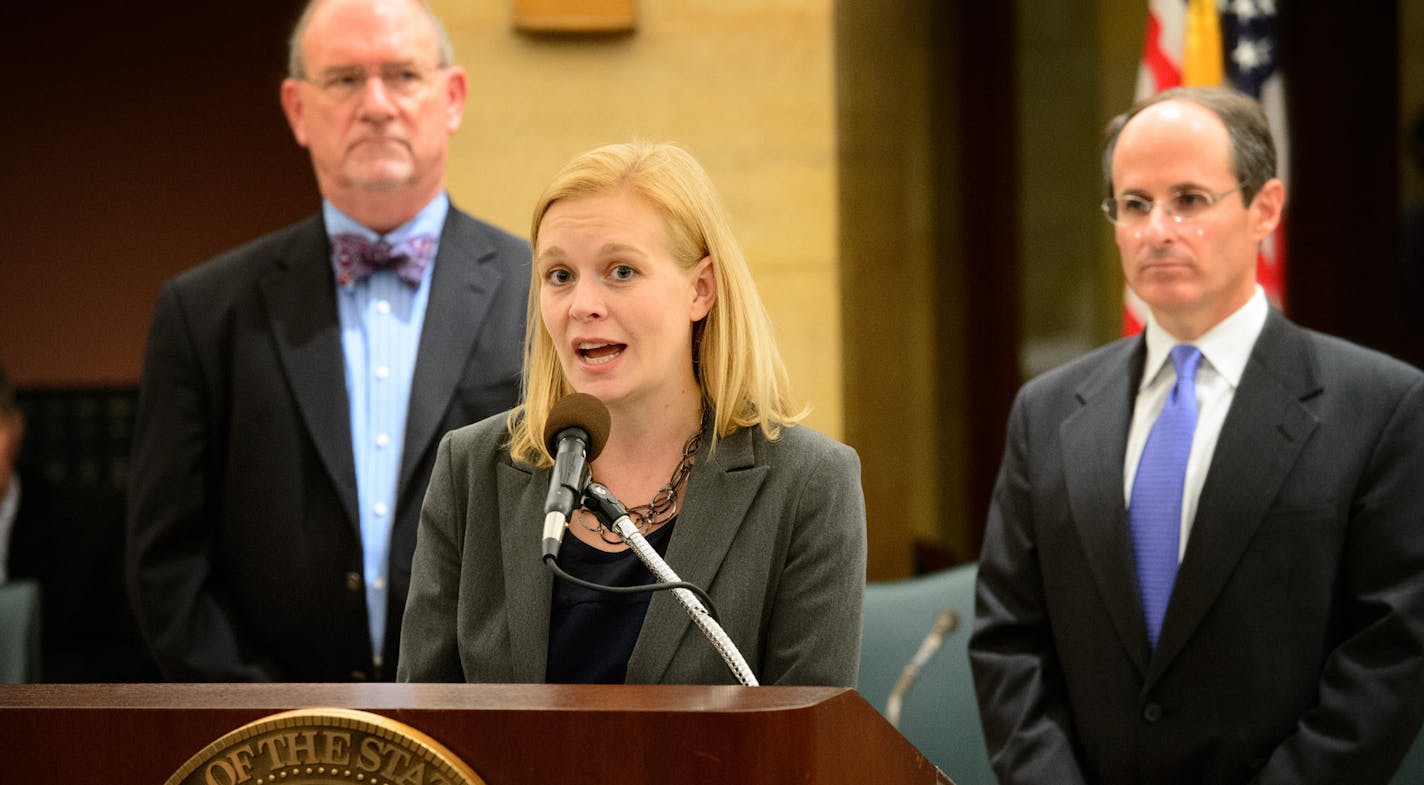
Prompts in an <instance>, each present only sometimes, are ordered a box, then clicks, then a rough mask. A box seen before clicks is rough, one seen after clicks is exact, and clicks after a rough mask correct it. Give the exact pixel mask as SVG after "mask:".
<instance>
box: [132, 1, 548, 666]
mask: <svg viewBox="0 0 1424 785" xmlns="http://www.w3.org/2000/svg"><path fill="white" fill-rule="evenodd" d="M465 93H466V76H465V72H464V70H463V69H462V68H460V67H459V66H457V65H455V64H454V63H453V61H452V53H451V49H450V45H449V42H448V40H447V39H446V37H445V34H444V31H443V28H442V27H441V25H440V23H439V21H438V20H437V19H436V18H435V16H434V15H433V14H432V13H431V11H430V9H429V8H428V7H426V6H425V5H423V4H421V3H419V2H416V1H415V0H316V2H312V3H311V4H309V5H308V6H307V8H306V10H305V11H304V12H303V14H302V16H301V19H300V21H299V22H298V23H297V25H296V29H295V31H294V32H293V33H292V36H291V52H290V65H289V75H288V78H287V79H286V80H285V81H284V82H283V83H282V87H281V102H282V107H283V109H284V110H285V112H286V116H287V120H288V122H289V123H290V125H291V129H292V133H293V135H294V136H295V137H296V140H297V142H298V144H300V145H301V146H303V147H305V148H306V149H307V150H308V151H309V152H310V154H311V162H312V166H313V169H314V170H315V173H316V180H317V185H318V188H319V190H320V191H321V195H322V205H321V211H320V212H319V213H318V214H316V215H313V216H311V217H310V218H308V219H306V220H304V221H302V222H300V223H298V224H295V225H293V226H290V227H287V228H285V229H282V230H279V231H277V232H275V233H272V234H269V235H267V236H265V237H262V238H259V239H257V240H255V241H253V242H251V243H249V244H247V245H244V246H242V247H241V248H237V249H235V250H232V251H229V252H227V253H225V254H222V255H220V256H219V257H217V258H215V259H213V260H211V261H209V262H207V263H206V264H203V265H201V266H199V267H196V268H194V269H192V270H189V271H187V272H185V273H183V274H181V275H179V276H177V277H176V278H174V279H172V280H171V281H169V282H168V283H167V284H165V285H164V287H163V290H162V292H161V294H160V295H159V299H158V304H157V307H156V308H155V310H154V316H153V322H152V327H151V330H150V333H149V342H148V349H147V353H146V357H145V362H144V370H143V378H142V382H141V391H140V395H139V404H138V415H137V423H136V430H135V439H134V445H133V464H132V482H131V485H130V491H129V514H128V523H129V531H130V538H129V543H128V545H129V549H128V568H129V589H130V593H131V598H132V602H133V605H134V608H135V609H136V611H137V613H138V615H139V618H140V620H141V623H142V628H143V631H144V635H145V637H146V639H147V641H148V644H149V646H150V647H151V648H152V650H153V652H154V654H155V656H156V658H157V660H158V664H159V666H160V667H161V668H162V672H163V675H164V677H166V678H168V679H171V680H180V681H188V680H194V681H210V680H211V681H261V680H276V681H340V680H365V679H389V678H391V677H392V676H393V674H394V673H395V660H396V654H397V650H398V641H399V636H400V619H401V611H402V609H403V608H404V607H405V592H406V585H407V582H408V579H409V570H410V557H411V553H412V551H413V550H414V547H415V528H416V521H417V518H418V515H419V507H420V500H421V498H422V497H423V495H424V492H425V486H426V482H427V478H428V477H429V475H430V467H431V465H432V464H433V462H434V457H435V446H436V443H437V441H438V439H439V437H440V436H441V435H443V434H444V433H445V432H446V431H449V430H450V429H452V428H456V427H459V426H461V425H465V424H467V423H470V422H473V421H476V420H479V419H482V418H484V417H487V416H489V415H491V414H493V413H496V412H500V411H504V410H506V409H508V408H509V407H510V406H511V405H513V403H514V402H515V400H516V395H517V390H518V381H519V368H520V338H521V336H522V334H523V330H524V314H523V303H524V300H525V297H526V288H525V287H526V286H527V278H528V270H527V267H528V263H529V249H528V245H527V244H526V243H525V242H524V241H522V240H520V239H518V238H515V237H514V236H512V235H510V234H508V233H506V232H503V231H501V230H499V229H496V228H495V227H493V226H491V225H489V224H486V223H483V222H481V221H478V220H476V219H474V218H472V217H470V216H469V215H466V214H465V213H463V212H461V211H460V210H458V209H456V208H455V207H454V206H452V205H451V204H450V200H449V197H448V196H447V195H446V193H445V190H444V182H445V161H446V154H447V149H448V144H449V137H450V135H451V134H454V133H455V132H456V131H457V130H458V129H459V127H460V121H461V115H462V112H463V109H464V104H465Z"/></svg>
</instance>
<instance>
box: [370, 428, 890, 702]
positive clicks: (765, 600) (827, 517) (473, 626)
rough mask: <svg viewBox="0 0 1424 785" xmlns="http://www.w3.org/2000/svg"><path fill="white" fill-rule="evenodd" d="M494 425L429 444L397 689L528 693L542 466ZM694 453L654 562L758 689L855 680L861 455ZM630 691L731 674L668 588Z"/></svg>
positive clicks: (546, 594)
mask: <svg viewBox="0 0 1424 785" xmlns="http://www.w3.org/2000/svg"><path fill="white" fill-rule="evenodd" d="M506 437H507V430H506V419H505V416H504V415H499V416H496V417H491V418H489V419H486V420H484V421H483V422H480V423H477V424H475V425H472V426H469V427H467V428H461V429H460V430H458V431H454V432H452V433H450V434H448V435H447V436H446V437H445V438H444V440H442V441H441V443H440V448H439V453H438V455H437V456H436V461H435V471H434V473H433V475H432V477H431V482H430V489H429V491H428V492H427V494H426V497H425V507H424V509H423V510H422V511H421V518H420V529H419V533H418V536H417V541H416V549H415V560H414V563H413V567H412V576H411V585H410V595H409V599H408V601H407V604H406V610H405V622H404V634H403V636H402V639H401V659H400V669H399V671H398V673H397V678H398V679H399V680H400V681H467V682H516V683H539V682H543V681H544V671H545V664H546V662H547V657H548V646H549V606H550V598H551V596H552V592H553V575H552V573H551V572H550V571H549V570H548V568H547V567H546V566H545V565H544V564H543V562H542V561H541V560H540V547H541V543H542V539H543V538H542V527H543V520H544V510H543V505H544V497H545V495H546V493H547V492H548V489H549V474H550V472H549V470H547V469H540V470H538V471H532V472H531V471H530V470H529V469H527V468H526V467H522V466H519V465H516V464H514V463H513V462H512V461H511V459H510V456H509V451H508V450H507V449H506V447H505V442H506V441H507V439H506ZM703 444H704V446H703V447H702V450H701V452H699V454H698V457H697V463H696V464H695V466H694V468H693V470H692V474H691V476H690V477H689V478H688V481H687V489H686V492H685V499H684V502H683V504H682V509H681V511H680V512H679V514H678V524H677V531H676V532H674V533H673V537H672V542H671V543H670V544H669V547H668V553H667V561H668V563H669V565H671V567H672V568H673V570H674V571H675V572H677V574H678V576H679V577H681V578H682V579H683V580H685V581H689V582H692V583H694V584H696V585H698V586H700V587H702V588H703V589H704V590H706V591H707V592H708V593H709V594H710V595H711V597H712V601H713V602H714V603H715V604H716V606H717V610H718V612H719V613H720V614H721V623H722V626H723V627H724V628H725V629H726V631H727V634H728V635H729V636H730V637H731V639H732V641H733V642H734V643H735V644H736V645H737V648H738V649H739V650H740V651H741V653H742V656H743V657H745V658H746V660H747V663H748V664H749V665H750V666H751V668H752V671H753V672H754V673H756V675H757V678H758V680H759V681H761V683H763V684H792V685H838V686H851V685H853V684H854V683H855V676H856V669H857V667H858V664H859V659H860V613H861V599H862V595H863V594H864V588H865V501H864V497H863V495H862V493H861V486H860V459H859V457H858V456H857V455H856V454H855V451H854V450H852V449H851V448H849V447H847V446H845V445H843V444H840V443H839V442H836V441H834V440H832V439H830V438H828V437H826V436H823V435H821V434H819V433H816V432H815V431H812V430H810V429H808V428H805V427H795V428H787V429H784V430H783V431H782V436H781V438H780V439H778V440H777V441H775V442H768V441H767V440H766V439H765V438H764V437H763V436H762V434H761V431H760V430H759V429H756V428H751V429H748V428H743V429H740V430H738V431H736V432H735V433H733V434H732V435H731V436H728V437H727V438H725V439H722V440H720V441H719V442H718V443H717V448H716V452H715V454H714V455H711V456H709V455H708V450H707V446H706V444H707V440H706V439H704V442H703ZM627 680H628V683H630V684H727V683H736V682H735V677H734V676H733V675H732V673H731V672H730V670H728V668H727V666H726V664H725V663H723V662H722V660H721V658H720V657H719V656H718V655H717V653H716V650H715V649H713V647H712V645H711V644H710V643H709V642H708V641H707V640H706V639H705V638H704V637H703V635H702V633H701V632H700V631H699V630H698V629H697V628H696V627H695V626H694V625H692V624H691V622H690V620H689V619H688V617H687V614H686V613H685V612H684V611H683V609H682V607H681V606H680V605H678V604H677V600H676V599H675V598H673V597H672V596H671V595H670V594H669V593H668V592H658V593H657V594H655V595H654V596H653V599H652V602H651V604H650V605H649V607H648V614H647V617H646V619H645V620H644V622H643V629H642V632H641V634H640V635H639V636H638V642H637V644H636V646H634V648H633V653H632V656H631V658H630V659H629V662H628V677H627Z"/></svg>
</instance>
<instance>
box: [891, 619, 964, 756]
mask: <svg viewBox="0 0 1424 785" xmlns="http://www.w3.org/2000/svg"><path fill="white" fill-rule="evenodd" d="M958 626H959V614H958V613H955V612H954V609H953V608H945V609H943V610H941V611H940V612H939V613H936V614H935V617H934V623H933V624H931V625H930V632H929V634H928V635H926V636H925V639H924V640H923V641H921V642H920V648H919V651H916V652H915V656H913V657H911V658H910V661H909V662H907V663H905V669H904V670H902V671H901V672H900V678H899V679H898V680H896V682H895V688H894V689H892V690H890V697H889V698H887V699H886V700H885V719H887V720H889V721H890V726H891V727H893V728H899V727H900V709H901V707H902V706H903V704H904V701H905V693H906V692H909V690H910V685H911V684H914V683H915V679H917V678H919V676H920V669H921V668H923V667H925V663H926V662H929V660H930V657H932V656H934V653H935V652H936V651H938V650H939V647H940V645H941V644H943V643H944V639H945V638H946V637H948V636H949V634H950V633H951V632H954V628H955V627H958Z"/></svg>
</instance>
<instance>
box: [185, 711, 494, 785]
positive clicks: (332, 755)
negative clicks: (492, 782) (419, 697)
mask: <svg viewBox="0 0 1424 785" xmlns="http://www.w3.org/2000/svg"><path fill="white" fill-rule="evenodd" d="M276 784H280V785H485V781H484V780H483V779H480V776H479V775H478V774H476V773H475V772H474V770H473V769H471V768H470V767H469V766H466V765H465V764H464V762H463V761H461V760H460V759H459V758H457V757H455V755H454V754H452V753H451V752H450V751H449V750H447V749H445V748H444V747H443V746H441V745H440V743H439V742H437V741H435V740H434V739H432V738H430V737H429V736H426V735H425V734H423V733H421V732H420V731H418V730H415V729H414V728H412V727H410V726H408V725H405V724H404V723H400V722H396V721H395V720H393V719H390V718H389V717H382V716H381V715H379V714H372V713H370V712H364V711H355V710H352V709H298V710H296V711H285V712H282V713H280V714H273V715H271V716H270V717H264V718H262V719H260V720H257V721H256V722H251V723H248V724H246V725H244V726H242V727H241V728H238V729H237V730H234V731H232V732H231V733H228V734H227V735H225V736H223V737H222V738H220V739H218V740H217V741H215V742H213V743H212V744H209V745H208V746H207V748H206V749H204V750H203V751H202V752H199V753H198V754H196V755H194V756H193V757H192V758H189V759H188V762H187V763H185V764H183V766H182V768H180V769H178V771H176V772H174V774H173V776H171V777H169V778H168V783H167V785H276Z"/></svg>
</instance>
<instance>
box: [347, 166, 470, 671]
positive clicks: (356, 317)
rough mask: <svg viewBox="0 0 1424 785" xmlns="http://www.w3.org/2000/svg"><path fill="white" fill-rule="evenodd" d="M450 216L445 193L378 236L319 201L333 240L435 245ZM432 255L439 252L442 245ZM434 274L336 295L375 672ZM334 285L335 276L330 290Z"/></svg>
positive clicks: (384, 273) (380, 273)
mask: <svg viewBox="0 0 1424 785" xmlns="http://www.w3.org/2000/svg"><path fill="white" fill-rule="evenodd" d="M449 210H450V199H449V197H448V196H446V195H445V194H444V193H443V192H442V193H441V194H440V195H439V196H438V197H436V198H435V199H434V200H432V201H431V202H430V204H428V205H426V206H425V208H424V209H422V210H421V211H420V213H419V214H417V215H416V216H415V217H414V218H412V219H411V220H410V221H409V222H407V223H405V224H403V225H401V226H399V227H397V228H396V229H394V230H393V231H391V232H389V233H387V234H384V235H379V234H377V233H375V232H373V231H371V230H370V229H367V228H366V227H364V226H362V225H360V224H358V223H357V222H356V221H355V220H353V219H352V218H350V217H349V216H347V215H345V214H344V213H342V212H341V211H340V210H338V209H337V208H336V207H335V206H334V205H333V204H331V203H330V202H327V201H323V202H322V217H323V218H324V219H325V221H326V231H327V235H328V236H329V237H334V236H336V235H338V234H347V233H350V234H359V235H361V236H362V237H365V238H367V239H369V240H373V241H374V240H384V241H386V242H388V243H390V244H392V245H394V244H396V243H399V242H401V241H402V240H404V239H406V238H408V237H411V236H413V235H418V234H429V235H433V236H434V237H436V238H437V243H438V238H439V237H440V230H441V229H442V228H443V227H444V226H445V216H446V214H447V213H448V212H449ZM435 253H437V254H438V253H439V246H438V244H437V247H436V251H435ZM434 270H435V263H434V261H433V260H432V261H431V263H430V265H428V266H427V267H426V268H425V272H424V274H423V275H422V277H421V280H420V286H419V287H418V288H412V287H410V286H409V285H407V284H406V283H405V282H404V281H402V280H401V279H400V277H399V276H397V275H396V273H395V271H394V270H376V271H375V272H374V273H372V274H371V277H369V278H367V279H365V280H362V281H357V282H353V283H349V284H346V285H344V286H337V290H336V303H337V309H338V311H339V313H340V317H341V347H342V350H343V354H344V355H345V359H346V399H347V401H348V402H349V403H350V407H351V408H350V413H351V448H352V453H353V457H354V458H355V461H356V498H357V503H358V509H359V511H360V517H361V553H362V558H363V562H364V564H363V573H364V577H365V581H364V583H365V587H366V611H367V613H368V614H369V617H370V626H371V651H372V654H373V657H374V659H375V663H376V665H377V666H380V664H381V652H382V649H383V644H384V642H385V637H386V603H387V600H388V597H389V594H388V592H389V581H390V545H391V528H392V526H393V525H394V522H395V517H396V510H395V502H396V490H397V488H396V486H397V483H399V481H400V467H401V453H402V451H403V448H404V445H405V424H406V413H407V410H408V409H409V406H410V383H411V377H412V376H413V375H414V373H415V360H416V352H417V349H418V348H419V347H420V330H421V327H422V326H423V325H424V323H425V307H426V304H427V303H429V301H430V279H431V276H432V275H433V273H434ZM335 281H336V276H335V273H333V274H332V282H333V285H335Z"/></svg>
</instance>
